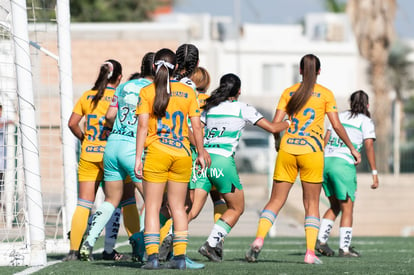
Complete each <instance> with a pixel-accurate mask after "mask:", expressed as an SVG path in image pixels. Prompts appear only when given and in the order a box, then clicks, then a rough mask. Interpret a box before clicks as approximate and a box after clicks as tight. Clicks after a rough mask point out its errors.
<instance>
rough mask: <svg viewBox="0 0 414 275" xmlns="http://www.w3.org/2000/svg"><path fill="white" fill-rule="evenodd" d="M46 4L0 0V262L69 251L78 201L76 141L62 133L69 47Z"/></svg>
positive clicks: (67, 107)
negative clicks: (61, 52)
mask: <svg viewBox="0 0 414 275" xmlns="http://www.w3.org/2000/svg"><path fill="white" fill-rule="evenodd" d="M45 2H48V1H40V0H39V1H36V0H32V1H27V2H26V1H25V0H14V1H10V0H0V104H1V105H2V113H1V115H0V186H1V189H0V265H43V264H45V263H46V253H62V252H67V251H68V250H69V245H68V240H67V236H66V233H67V231H69V229H68V227H69V226H70V225H68V221H69V220H70V218H71V216H72V213H73V209H74V206H75V204H76V159H75V158H76V156H75V153H74V151H75V147H76V142H75V140H74V138H73V136H71V135H66V131H68V129H67V127H66V125H67V118H68V117H69V115H70V112H71V109H72V104H73V99H72V91H71V86H70V85H71V83H69V82H71V72H70V71H71V68H70V66H71V64H70V62H66V61H67V60H68V59H69V60H70V47H69V49H66V50H65V48H64V47H65V46H61V45H59V44H58V41H59V37H62V36H61V35H64V34H62V33H61V34H58V30H59V31H61V29H59V24H57V23H56V13H55V5H56V2H55V1H49V2H55V3H49V5H50V6H45ZM59 2H62V3H64V4H65V5H67V7H68V6H69V1H68V0H67V1H65V0H62V1H60V0H59ZM58 5H59V4H58ZM61 13H62V12H61ZM64 15H67V16H66V18H65V16H63V17H64V22H63V25H64V26H65V24H66V26H65V27H66V28H67V32H68V33H69V11H68V10H67V13H66V12H65V13H64ZM16 17H18V18H16ZM65 20H66V21H65ZM22 26H23V27H26V29H22ZM50 36H54V39H53V38H52V39H50ZM58 36H59V37H58ZM45 37H48V39H44V38H45ZM63 37H64V36H63ZM69 37H70V34H69ZM43 39H44V40H43ZM43 41H55V42H56V43H54V44H53V43H51V42H48V43H43ZM62 49H63V51H66V53H65V54H66V56H69V57H68V58H66V57H65V55H62V54H58V50H59V51H62ZM59 59H60V63H59V61H58V60H59ZM64 62H66V63H69V64H66V65H69V66H66V67H65V64H64ZM65 70H66V71H65ZM62 81H63V82H62ZM65 81H66V84H65ZM68 83H69V84H68ZM65 85H69V89H67V88H66V91H65ZM66 87H67V86H66ZM62 125H63V127H62ZM66 150H68V151H69V153H65V152H66ZM68 162H69V164H68V165H64V163H68Z"/></svg>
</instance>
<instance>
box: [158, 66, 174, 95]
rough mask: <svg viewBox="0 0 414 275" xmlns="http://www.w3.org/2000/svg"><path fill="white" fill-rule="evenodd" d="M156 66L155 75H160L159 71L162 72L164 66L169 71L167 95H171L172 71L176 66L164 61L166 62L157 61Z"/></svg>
mask: <svg viewBox="0 0 414 275" xmlns="http://www.w3.org/2000/svg"><path fill="white" fill-rule="evenodd" d="M154 65H155V66H157V70H156V71H155V73H158V71H159V70H160V68H161V67H162V66H164V67H165V68H166V69H167V93H168V94H170V70H169V69H171V70H173V69H174V67H175V66H174V65H173V64H171V63H170V62H167V61H164V60H157V61H155V63H154Z"/></svg>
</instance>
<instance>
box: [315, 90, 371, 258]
mask: <svg viewBox="0 0 414 275" xmlns="http://www.w3.org/2000/svg"><path fill="white" fill-rule="evenodd" d="M368 100H369V98H368V95H367V94H366V93H365V92H364V91H361V90H359V91H356V92H354V93H352V95H351V97H350V107H351V108H350V110H348V111H345V112H342V113H340V114H339V120H340V121H341V123H342V125H343V126H344V128H345V130H346V132H347V134H348V136H349V138H350V139H351V142H352V143H353V144H354V146H356V149H357V150H358V151H361V149H362V147H363V146H365V151H366V153H367V159H368V163H369V166H370V167H371V170H372V185H371V188H372V189H377V188H378V184H379V182H378V172H377V168H376V164H375V151H374V141H375V126H374V123H373V121H372V119H371V115H370V113H369V111H368V107H369V101H368ZM325 144H326V146H325V168H324V181H323V184H322V186H323V190H324V191H325V195H326V196H327V197H328V199H329V202H330V207H329V209H328V210H326V212H325V214H324V216H323V219H322V222H321V227H320V229H319V234H318V240H317V241H316V250H317V251H319V252H320V253H321V254H322V255H325V256H333V255H334V251H333V250H332V249H331V248H330V247H329V246H328V239H329V234H330V233H331V230H332V227H333V225H334V222H335V219H336V218H337V217H338V215H339V213H342V216H341V222H340V228H339V257H359V256H360V254H359V253H358V252H357V251H355V250H354V249H353V247H351V241H352V221H353V209H354V201H355V194H356V189H357V176H356V169H355V165H354V163H353V158H352V155H351V152H350V151H349V149H348V147H346V146H345V145H344V143H343V142H342V140H341V139H340V138H339V137H338V135H337V134H336V133H335V131H332V128H331V127H329V128H328V130H327V133H326V136H325Z"/></svg>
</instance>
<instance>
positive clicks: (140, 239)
mask: <svg viewBox="0 0 414 275" xmlns="http://www.w3.org/2000/svg"><path fill="white" fill-rule="evenodd" d="M129 243H130V244H131V247H132V261H134V262H143V261H144V254H145V243H144V233H143V232H142V231H140V232H137V233H134V234H133V235H132V236H131V237H129Z"/></svg>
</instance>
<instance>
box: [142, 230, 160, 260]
mask: <svg viewBox="0 0 414 275" xmlns="http://www.w3.org/2000/svg"><path fill="white" fill-rule="evenodd" d="M144 242H145V251H146V252H147V255H148V256H149V255H152V254H154V253H157V254H158V252H159V246H160V234H159V233H158V232H154V233H151V232H144Z"/></svg>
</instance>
